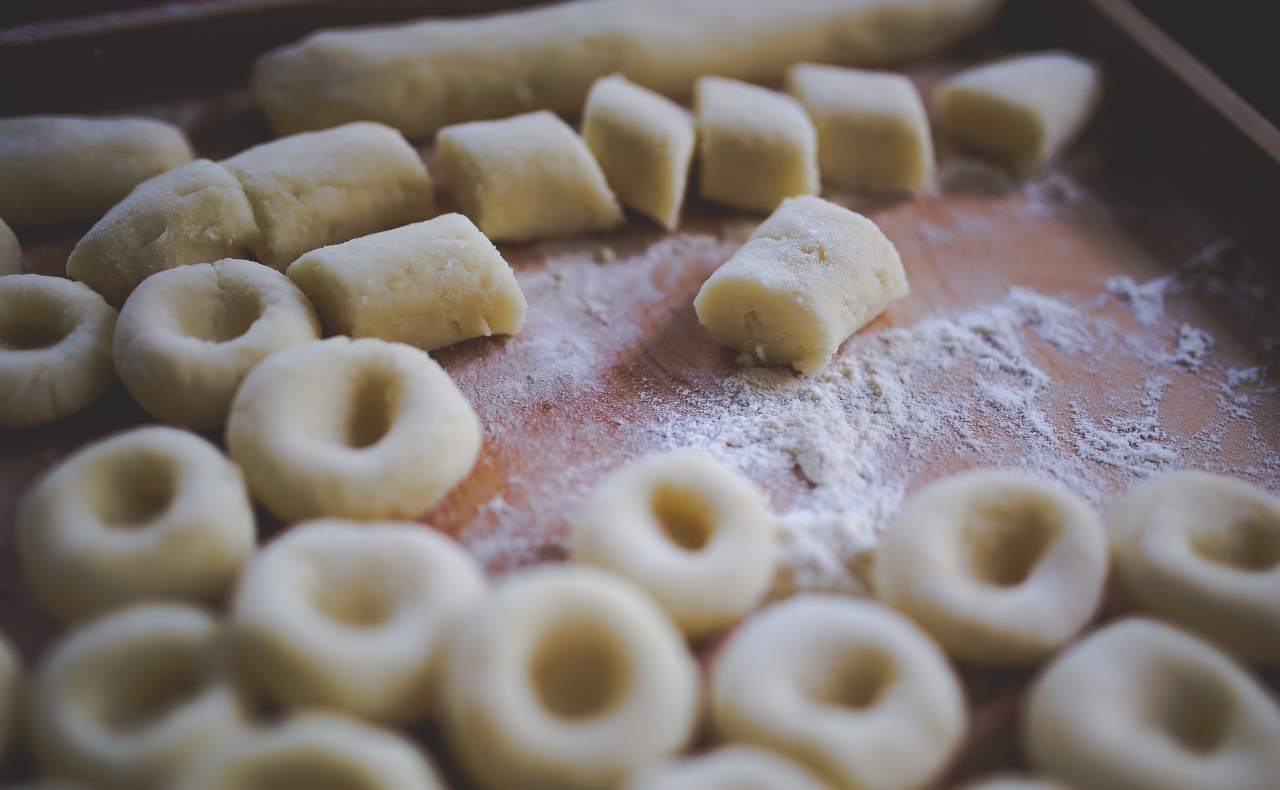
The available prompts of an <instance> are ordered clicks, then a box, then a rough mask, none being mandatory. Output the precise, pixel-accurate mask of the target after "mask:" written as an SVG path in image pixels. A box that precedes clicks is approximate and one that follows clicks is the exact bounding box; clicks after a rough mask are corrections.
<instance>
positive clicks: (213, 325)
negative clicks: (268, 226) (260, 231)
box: [112, 258, 320, 431]
mask: <svg viewBox="0 0 1280 790" xmlns="http://www.w3.org/2000/svg"><path fill="white" fill-rule="evenodd" d="M319 337H320V322H319V321H317V320H316V315H315V311H314V310H312V308H311V303H310V302H309V301H307V297H306V296H304V295H303V293H302V291H300V290H299V289H298V287H297V286H295V285H294V284H293V283H292V282H291V281H290V280H289V278H288V277H285V276H284V275H283V274H281V273H280V272H277V271H275V270H274V269H271V268H269V267H266V266H263V265H262V264H260V263H254V262H253V261H243V260H238V259H235V258H227V259H225V260H221V261H217V262H215V263H211V264H210V263H200V264H194V265H191V266H179V267H178V268H176V269H170V270H168V271H164V272H160V273H159V274H157V275H155V276H154V277H150V278H148V279H147V280H145V281H144V282H143V283H142V285H140V286H138V288H137V290H135V291H134V292H133V293H132V294H131V295H130V296H129V299H128V300H127V301H126V302H125V305H124V308H123V309H122V310H121V311H120V320H119V321H118V322H117V324H116V332H115V338H114V340H113V342H112V348H113V351H114V356H115V361H116V370H117V371H118V372H119V374H120V379H121V380H122V381H124V384H125V386H126V387H128V388H129V392H130V393H131V394H132V395H133V397H134V399H135V400H137V401H138V403H140V404H141V405H142V408H144V409H146V410H147V412H148V413H150V414H151V415H152V416H154V417H156V418H158V419H161V420H164V421H165V422H171V423H176V424H178V425H183V426H186V427H188V428H194V429H196V430H204V431H209V430H214V429H221V428H222V426H223V424H224V423H225V421H226V419H227V412H228V411H229V410H230V409H231V399H232V398H233V397H234V396H235V394H236V389H237V388H239V386H240V382H242V381H243V380H244V377H245V376H247V375H248V374H249V371H250V370H252V369H253V366H254V365H257V364H258V363H259V362H261V361H262V360H263V359H265V358H266V357H267V356H270V355H271V354H273V353H275V352H276V351H279V350H281V349H283V348H288V347H289V346H293V345H297V344H298V343H305V342H307V341H308V340H316V339H317V338H319Z"/></svg>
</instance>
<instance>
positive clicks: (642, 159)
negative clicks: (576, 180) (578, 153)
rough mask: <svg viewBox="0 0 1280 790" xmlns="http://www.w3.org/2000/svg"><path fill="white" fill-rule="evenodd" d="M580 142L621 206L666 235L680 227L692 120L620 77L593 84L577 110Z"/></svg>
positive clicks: (680, 109)
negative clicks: (655, 223) (652, 221)
mask: <svg viewBox="0 0 1280 790" xmlns="http://www.w3.org/2000/svg"><path fill="white" fill-rule="evenodd" d="M582 139H583V140H585V141H586V143H587V147H588V148H590V149H591V153H593V154H595V157H596V159H597V160H598V161H599V162H600V167H601V169H603V170H604V175H605V178H606V179H607V180H608V182H609V186H610V187H612V188H613V191H614V192H616V193H617V194H618V199H619V200H621V201H622V202H623V204H625V205H627V206H630V207H631V208H633V209H635V210H636V211H639V212H640V213H641V214H644V215H645V216H646V217H651V218H653V219H655V220H657V221H658V223H659V224H661V225H662V226H663V227H665V228H667V229H668V230H673V229H674V228H675V227H676V225H677V224H679V222H680V207H681V205H682V204H683V203H684V193H685V184H686V182H687V181H688V179H689V162H690V160H692V159H693V143H694V129H693V117H692V116H691V115H689V112H688V111H687V110H685V108H683V107H681V106H680V105H678V104H676V103H675V102H673V101H671V100H670V99H668V98H665V97H664V96H662V95H661V94H658V93H654V92H653V91H651V90H649V89H648V88H644V87H641V86H639V85H636V84H635V83H633V82H629V81H628V80H627V78H626V77H623V76H622V75H621V74H614V75H612V76H609V77H603V78H601V79H598V80H596V82H595V84H594V85H592V86H591V92H590V93H588V94H587V106H586V108H585V109H584V110H583V111H582Z"/></svg>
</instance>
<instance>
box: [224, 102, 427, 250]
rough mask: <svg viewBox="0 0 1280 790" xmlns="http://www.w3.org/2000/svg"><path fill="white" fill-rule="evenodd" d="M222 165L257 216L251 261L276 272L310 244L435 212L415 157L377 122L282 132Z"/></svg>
mask: <svg viewBox="0 0 1280 790" xmlns="http://www.w3.org/2000/svg"><path fill="white" fill-rule="evenodd" d="M223 164H224V165H226V167H227V169H228V170H230V171H231V172H232V173H234V174H235V176H236V178H238V179H240V184H241V185H242V186H243V187H244V191H245V194H246V195H248V197H249V202H250V203H252V204H253V211H254V214H255V215H256V216H257V218H258V227H259V228H260V229H261V230H262V235H261V237H260V238H259V239H258V241H257V243H256V244H254V246H253V252H254V253H255V255H256V256H257V260H259V261H262V262H263V263H265V264H267V265H268V266H273V267H275V268H277V269H280V270H281V271H283V270H284V269H285V267H287V266H288V265H289V264H290V263H292V262H293V261H294V260H295V259H297V257H298V256H299V255H301V254H302V253H304V252H309V251H311V250H314V249H316V248H317V247H323V246H324V245H326V244H337V243H339V242H344V241H348V240H349V239H354V238H356V237H357V236H363V235H365V234H367V233H373V232H375V231H379V230H385V229H387V228H395V227H399V226H400V225H405V224H407V223H410V222H417V221H418V220H423V219H426V218H427V217H430V216H431V215H432V214H433V213H434V202H435V200H434V197H435V196H434V193H433V191H432V187H431V177H430V175H429V174H428V173H427V167H426V165H424V164H423V163H422V158H421V157H419V156H418V152H417V151H415V150H414V149H413V147H412V146H411V145H409V144H408V143H407V142H405V139H404V137H402V136H401V135H400V133H399V132H397V131H396V130H395V129H392V128H391V127H389V126H383V125H382V124H380V123H368V122H362V123H349V124H346V125H345V126H339V127H336V128H333V129H326V130H324V131H322V132H306V133H304V134H295V135H293V136H291V137H283V138H281V139H279V140H275V141H273V142H270V143H264V144H262V145H259V146H255V147H253V148H250V149H248V150H247V151H242V152H241V153H239V154H236V155H235V156H233V157H231V158H230V159H228V160H226V161H225V162H223Z"/></svg>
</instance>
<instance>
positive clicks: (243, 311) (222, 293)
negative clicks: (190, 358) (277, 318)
mask: <svg viewBox="0 0 1280 790" xmlns="http://www.w3.org/2000/svg"><path fill="white" fill-rule="evenodd" d="M193 296H195V297H199V298H192V299H190V300H189V301H188V302H187V303H186V304H184V305H183V306H182V309H181V311H180V312H179V314H178V315H177V319H178V324H179V327H180V328H181V330H182V332H183V333H185V334H187V335H189V336H191V337H194V338H196V339H197V340H205V341H208V342H210V343H226V342H229V341H231V340H235V339H236V338H238V337H240V336H241V335H243V334H244V333H245V332H248V331H249V327H251V326H253V324H254V322H255V321H257V320H258V319H259V318H261V317H262V314H263V312H264V311H265V309H266V306H265V305H264V304H263V303H262V297H261V295H260V294H258V293H257V292H256V291H254V290H253V289H251V288H248V287H245V283H242V282H235V281H232V280H229V279H222V278H220V279H219V282H218V290H217V292H216V294H214V295H213V296H214V297H215V298H212V299H210V298H208V295H207V294H204V293H194V294H193Z"/></svg>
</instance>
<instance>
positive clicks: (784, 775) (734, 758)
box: [623, 745, 828, 790]
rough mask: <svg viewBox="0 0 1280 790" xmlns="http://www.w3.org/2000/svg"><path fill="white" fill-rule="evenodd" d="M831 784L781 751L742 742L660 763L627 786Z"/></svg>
mask: <svg viewBox="0 0 1280 790" xmlns="http://www.w3.org/2000/svg"><path fill="white" fill-rule="evenodd" d="M827 786H828V785H827V784H826V783H825V782H823V781H822V780H820V779H818V778H817V777H816V776H814V775H813V774H811V773H809V771H807V770H805V769H804V768H801V767H800V766H798V765H796V764H795V763H793V762H791V761H790V760H788V759H786V758H784V757H782V756H780V755H777V754H774V753H773V752H770V751H768V750H766V749H761V748H759V747H756V746H741V745H738V746H725V747H722V748H720V749H717V750H716V751H714V752H710V753H708V754H703V755H698V756H697V757H687V758H685V759H682V760H669V761H667V762H664V763H658V764H657V765H654V766H652V767H650V768H648V769H646V770H644V771H641V772H640V773H638V774H636V775H635V776H633V777H632V778H631V779H629V780H627V783H626V784H625V785H623V790H743V788H763V789H764V790H768V789H769V788H777V789H778V790H782V789H783V788H785V790H826V788H827Z"/></svg>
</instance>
